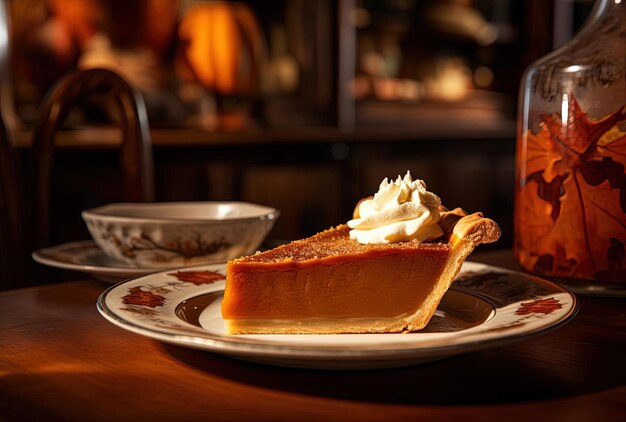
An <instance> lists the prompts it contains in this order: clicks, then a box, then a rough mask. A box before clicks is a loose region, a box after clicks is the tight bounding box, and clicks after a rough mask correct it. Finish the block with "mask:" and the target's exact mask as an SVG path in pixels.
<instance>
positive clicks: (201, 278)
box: [168, 271, 226, 286]
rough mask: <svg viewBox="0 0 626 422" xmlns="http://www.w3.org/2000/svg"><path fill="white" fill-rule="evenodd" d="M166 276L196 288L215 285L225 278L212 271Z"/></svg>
mask: <svg viewBox="0 0 626 422" xmlns="http://www.w3.org/2000/svg"><path fill="white" fill-rule="evenodd" d="M168 275H171V276H174V277H176V278H177V279H179V280H180V281H185V282H188V283H193V284H195V285H196V286H200V285H202V284H211V283H215V282H216V281H218V280H224V279H225V278H226V277H225V276H224V275H222V274H220V273H216V272H213V271H177V272H175V273H170V274H168Z"/></svg>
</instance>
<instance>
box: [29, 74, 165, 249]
mask: <svg viewBox="0 0 626 422" xmlns="http://www.w3.org/2000/svg"><path fill="white" fill-rule="evenodd" d="M94 95H98V96H101V95H104V96H105V97H106V98H107V100H108V101H109V102H108V103H109V104H112V105H114V106H115V107H117V109H118V110H119V115H120V126H121V129H122V132H123V139H122V144H121V147H120V159H121V168H122V174H123V183H122V184H123V196H122V198H123V199H124V200H125V201H129V202H148V201H152V200H154V187H153V183H154V181H153V178H154V176H153V164H152V145H151V142H150V132H149V127H148V117H147V113H146V107H145V104H144V101H143V97H142V96H141V95H140V94H138V93H137V92H135V91H134V90H133V89H132V88H131V87H130V85H128V83H126V81H124V80H123V79H122V78H121V77H120V76H118V75H117V74H115V73H113V72H111V71H109V70H103V69H90V70H79V71H75V72H72V73H70V74H68V75H67V76H65V77H63V78H62V79H61V80H60V81H59V82H57V84H56V85H55V86H54V87H52V89H51V90H50V91H49V93H48V95H47V97H46V99H45V100H44V103H43V107H42V114H41V118H40V122H39V124H38V125H37V127H36V129H35V132H34V135H33V152H34V169H33V174H34V183H33V186H34V194H35V195H34V199H33V200H32V202H31V203H32V204H33V209H34V210H35V216H34V218H35V226H34V227H35V232H34V233H33V239H34V243H33V249H36V248H40V247H44V246H48V243H49V241H50V208H51V207H50V191H51V179H52V173H53V172H52V169H53V161H54V145H55V144H54V135H55V132H56V131H57V130H59V129H60V128H61V126H62V125H63V123H64V121H65V119H66V117H67V116H68V113H69V112H70V110H71V109H72V108H73V107H78V106H80V105H81V104H85V102H86V100H88V99H89V98H91V97H93V96H94Z"/></svg>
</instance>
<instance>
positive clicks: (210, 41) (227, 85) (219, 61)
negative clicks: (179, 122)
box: [178, 1, 266, 95]
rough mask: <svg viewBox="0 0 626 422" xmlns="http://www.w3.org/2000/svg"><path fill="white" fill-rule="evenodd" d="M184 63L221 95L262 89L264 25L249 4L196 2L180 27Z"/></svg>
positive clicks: (181, 69) (185, 69)
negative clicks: (260, 86) (261, 24)
mask: <svg viewBox="0 0 626 422" xmlns="http://www.w3.org/2000/svg"><path fill="white" fill-rule="evenodd" d="M178 35H179V40H180V41H181V44H182V50H181V53H182V57H183V59H184V63H178V71H179V74H181V76H183V77H184V75H185V74H186V73H187V74H188V73H189V72H190V73H191V74H192V75H193V78H194V79H195V80H196V81H197V82H198V83H199V84H201V85H202V86H203V87H205V88H208V89H210V90H212V91H213V92H215V93H217V94H222V95H249V94H253V93H255V92H256V91H258V89H259V84H260V79H261V67H262V64H263V62H264V60H265V57H266V48H265V44H264V40H263V36H262V31H261V26H260V25H259V23H258V21H257V19H256V16H255V15H254V13H253V12H252V10H250V8H249V7H248V6H246V5H244V4H242V3H231V2H225V1H219V2H211V3H204V4H197V5H195V6H192V7H191V8H190V9H189V10H188V11H187V13H186V14H185V15H184V17H183V19H182V21H181V23H180V27H179V31H178Z"/></svg>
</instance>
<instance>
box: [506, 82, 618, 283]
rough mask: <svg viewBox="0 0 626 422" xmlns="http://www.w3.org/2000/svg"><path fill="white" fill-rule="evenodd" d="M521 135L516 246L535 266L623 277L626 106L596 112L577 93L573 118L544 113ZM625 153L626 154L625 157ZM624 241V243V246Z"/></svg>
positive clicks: (570, 112)
mask: <svg viewBox="0 0 626 422" xmlns="http://www.w3.org/2000/svg"><path fill="white" fill-rule="evenodd" d="M542 120H543V121H542V123H541V125H540V130H539V132H538V133H537V134H532V133H531V132H530V131H528V132H527V133H526V134H524V135H523V138H522V141H523V142H525V145H526V148H522V149H524V150H525V152H521V153H520V154H525V155H521V156H518V160H522V161H523V162H525V166H524V165H522V168H523V169H525V172H524V173H520V175H519V176H520V180H521V184H520V186H519V189H518V192H517V195H518V198H517V199H518V209H517V215H518V222H517V224H518V227H519V229H518V233H519V236H518V239H516V249H517V250H518V257H519V259H520V261H521V263H522V265H523V266H524V267H525V268H527V269H532V270H534V271H535V272H539V273H542V272H546V273H550V274H552V275H557V276H562V277H571V276H577V277H581V276H583V277H584V278H592V277H594V276H596V277H599V278H602V279H603V280H619V279H620V277H621V279H622V280H623V277H624V276H623V274H624V271H626V259H624V258H623V257H622V258H620V257H621V256H622V255H621V252H619V251H622V250H623V248H624V243H626V174H625V173H624V164H623V162H624V160H626V134H625V133H624V132H622V131H621V130H620V128H619V126H618V124H619V123H620V122H622V121H624V120H626V109H625V108H623V107H622V108H621V109H620V110H618V111H616V112H615V113H612V114H611V115H609V116H607V117H605V118H603V119H600V120H591V119H589V118H588V116H587V115H586V114H585V113H584V112H583V111H582V109H581V108H580V105H579V104H578V102H577V101H576V98H574V96H573V94H570V101H569V106H568V118H567V122H562V121H561V119H560V118H559V117H558V116H556V115H552V116H546V115H544V116H542ZM620 161H621V162H620ZM620 248H621V249H620Z"/></svg>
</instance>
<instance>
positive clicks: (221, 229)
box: [83, 202, 279, 268]
mask: <svg viewBox="0 0 626 422" xmlns="http://www.w3.org/2000/svg"><path fill="white" fill-rule="evenodd" d="M168 207H169V208H168ZM198 207H206V210H207V212H206V214H207V216H206V217H205V218H201V217H202V215H199V210H196V209H194V208H198ZM219 207H222V208H223V207H230V208H232V209H233V210H235V211H233V212H231V214H230V215H225V216H221V215H220V213H219V212H218V211H215V209H216V208H219ZM186 208H189V209H190V211H189V214H185V210H186ZM238 208H245V211H242V212H239V213H238V212H237V209H238ZM222 213H223V212H222ZM144 215H145V216H144ZM278 215H279V213H278V211H277V210H275V209H273V208H269V207H263V206H260V205H254V204H247V203H237V202H205V203H161V204H112V205H108V206H105V207H100V208H96V209H93V210H87V211H84V212H83V219H84V220H85V223H86V224H87V228H88V229H89V232H90V233H91V235H92V237H93V239H94V240H95V241H96V243H97V244H98V246H99V247H100V248H101V249H102V250H103V251H104V252H105V253H106V254H107V255H109V256H111V257H113V258H116V259H118V260H121V261H124V262H126V263H128V264H131V265H134V266H137V267H146V268H168V267H180V266H188V265H198V264H204V263H212V262H225V261H228V260H229V259H232V258H236V257H239V256H242V255H248V254H251V253H254V252H255V251H256V250H257V248H258V247H259V245H260V244H261V243H262V242H263V240H264V239H265V237H266V236H267V234H268V233H269V231H270V230H271V228H272V226H273V224H274V221H275V219H276V218H277V217H278ZM171 216H173V217H171Z"/></svg>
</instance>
